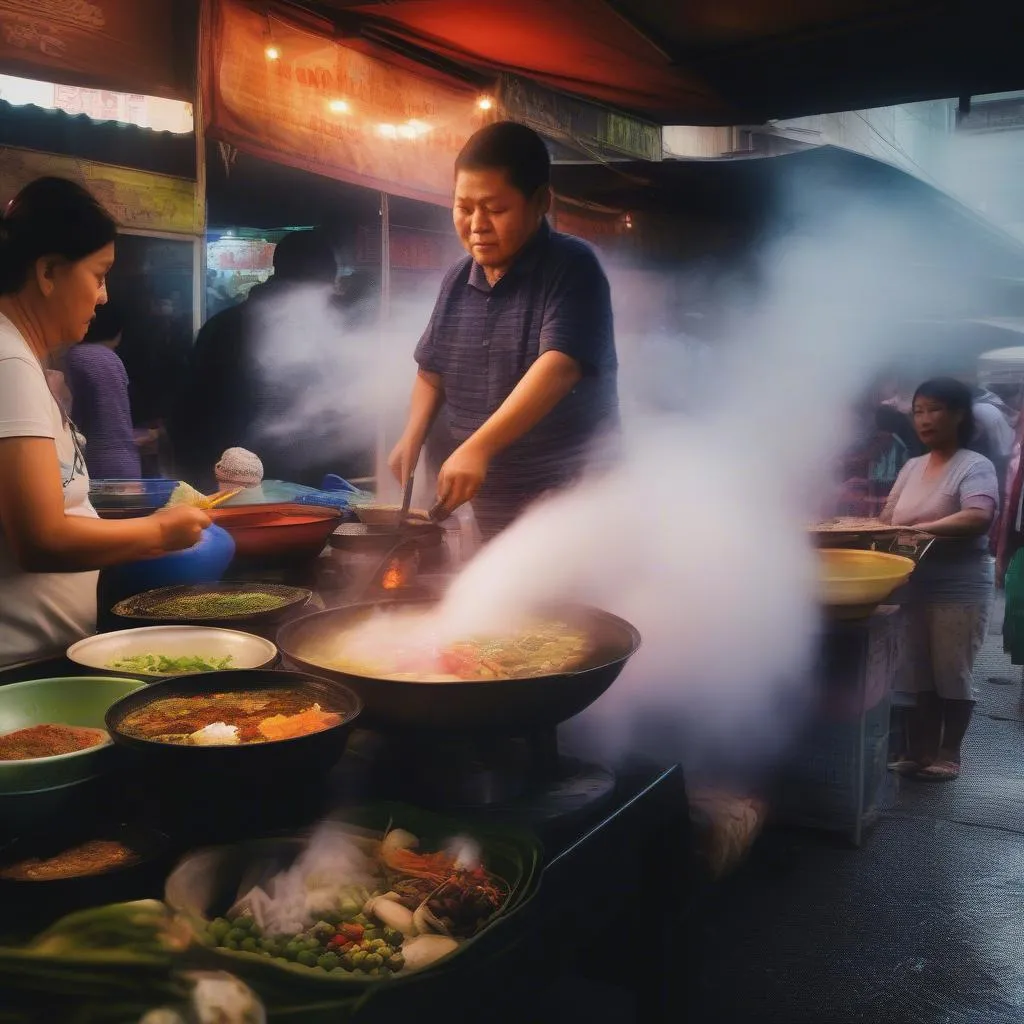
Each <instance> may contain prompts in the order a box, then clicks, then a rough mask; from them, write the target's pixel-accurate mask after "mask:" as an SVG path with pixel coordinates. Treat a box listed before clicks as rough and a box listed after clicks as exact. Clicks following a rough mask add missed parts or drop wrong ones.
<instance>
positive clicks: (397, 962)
mask: <svg viewBox="0 0 1024 1024" xmlns="http://www.w3.org/2000/svg"><path fill="white" fill-rule="evenodd" d="M386 962H387V965H388V968H389V969H390V970H392V971H400V970H401V969H402V968H403V967H404V966H405V957H404V956H402V954H401V953H392V955H391V956H389V957H388V958H387V961H386Z"/></svg>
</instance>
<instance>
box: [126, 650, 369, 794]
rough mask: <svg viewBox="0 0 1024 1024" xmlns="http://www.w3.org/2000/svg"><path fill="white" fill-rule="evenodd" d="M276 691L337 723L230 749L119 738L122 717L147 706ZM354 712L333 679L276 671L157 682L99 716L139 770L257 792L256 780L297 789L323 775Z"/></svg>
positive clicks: (348, 695)
mask: <svg viewBox="0 0 1024 1024" xmlns="http://www.w3.org/2000/svg"><path fill="white" fill-rule="evenodd" d="M281 689H286V690H290V691H292V692H294V693H295V694H296V695H298V696H300V697H301V698H302V703H303V706H304V707H312V706H313V705H314V704H319V705H320V707H321V708H322V709H323V710H324V711H333V712H336V713H337V714H340V715H341V716H342V720H341V722H340V723H338V724H337V725H333V726H331V727H330V728H329V729H322V730H321V731H320V732H314V733H309V734H308V735H306V736H297V737H295V738H294V739H288V740H272V741H268V742H265V743H243V744H239V745H237V746H191V745H188V746H186V745H182V744H176V743H162V742H160V741H158V740H146V739H139V738H138V737H135V736H129V735H127V734H126V733H124V732H122V731H121V725H122V723H123V722H124V719H125V716H126V715H128V714H129V713H131V712H133V711H137V710H139V709H140V708H142V707H145V706H146V705H147V704H150V703H152V702H153V701H154V700H161V699H164V698H167V697H190V696H198V695H207V694H211V693H224V692H235V693H237V692H239V691H245V692H247V693H254V694H258V693H260V692H261V691H266V690H281ZM362 707H363V704H362V701H361V700H360V699H359V697H358V696H357V695H356V694H355V693H354V692H353V691H352V690H351V689H350V688H349V687H347V686H345V685H343V684H342V683H339V682H337V681H336V680H332V679H320V678H316V677H313V676H310V675H309V673H306V672H276V671H270V670H267V669H261V670H254V671H249V672H205V673H202V674H200V675H194V676H180V677H179V678H177V679H165V680H162V681H161V682H158V683H153V684H152V685H151V686H147V687H146V688H145V689H144V690H142V691H139V692H137V693H132V694H129V695H128V696H127V697H125V698H123V699H122V700H119V701H118V702H117V703H116V704H114V705H113V706H111V707H110V709H109V710H108V711H107V714H106V725H107V731H108V732H109V733H110V736H111V738H112V739H113V741H114V743H115V744H117V745H118V746H121V747H124V748H125V749H126V750H128V751H130V752H131V753H132V755H133V756H134V758H135V759H136V760H138V761H139V762H140V764H141V765H142V766H143V767H144V768H145V769H146V770H152V771H153V772H154V773H156V774H160V775H163V776H164V777H166V778H172V779H180V778H182V777H183V776H185V775H191V776H192V777H193V778H196V779H214V778H217V777H224V776H229V777H231V778H233V779H236V780H237V779H241V780H244V781H245V784H246V785H247V786H249V787H250V788H251V787H254V786H258V785H259V783H260V778H259V776H260V773H273V774H274V775H275V777H277V778H279V779H287V778H288V777H289V776H288V773H289V772H293V773H294V779H295V785H296V786H302V785H303V784H304V781H305V780H307V779H309V778H310V777H311V774H312V773H321V774H323V773H326V772H327V771H328V770H329V769H330V768H331V767H332V766H333V765H334V763H335V762H336V761H337V760H338V758H340V757H341V755H342V753H343V752H344V750H345V744H346V743H347V742H348V736H349V733H350V732H351V730H352V725H353V723H354V722H355V721H356V719H357V718H358V717H359V713H360V712H361V711H362ZM229 724H230V723H229Z"/></svg>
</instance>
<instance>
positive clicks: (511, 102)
mask: <svg viewBox="0 0 1024 1024" xmlns="http://www.w3.org/2000/svg"><path fill="white" fill-rule="evenodd" d="M500 107H501V112H502V116H504V117H507V118H509V120H512V121H521V122H522V123H523V124H527V125H529V126H530V127H531V128H534V129H535V130H536V131H539V132H540V133H541V134H543V135H547V136H549V137H550V138H553V139H555V140H556V141H558V142H561V143H563V144H564V145H567V146H571V147H574V148H577V149H579V150H580V151H581V152H584V153H594V154H597V155H602V156H607V157H631V158H633V159H635V160H660V159H661V158H662V145H661V126H660V125H656V124H654V123H652V122H650V121H642V120H641V119H640V118H638V117H634V116H633V115H632V114H623V113H620V112H618V111H615V110H611V109H610V108H608V107H601V106H598V105H597V104H596V103H588V102H587V101H586V100H581V99H577V98H576V97H575V96H566V95H565V94H564V93H560V92H556V91H555V90H554V89H547V88H545V87H544V86H542V85H538V84H537V83H536V82H531V81H529V80H528V79H526V78H519V77H518V76H516V75H509V74H505V75H502V76H501V92H500Z"/></svg>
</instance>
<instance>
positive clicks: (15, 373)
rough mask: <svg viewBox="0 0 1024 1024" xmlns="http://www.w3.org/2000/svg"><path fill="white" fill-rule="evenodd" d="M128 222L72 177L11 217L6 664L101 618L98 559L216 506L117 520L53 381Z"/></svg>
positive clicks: (2, 555) (4, 231)
mask: <svg viewBox="0 0 1024 1024" xmlns="http://www.w3.org/2000/svg"><path fill="white" fill-rule="evenodd" d="M116 233H117V231H116V226H115V224H114V221H113V220H112V219H111V217H110V215H109V214H108V213H107V212H106V211H105V210H104V209H103V208H102V207H101V206H100V204H99V203H98V202H96V200H95V199H94V198H93V197H92V196H91V195H90V194H89V193H88V192H87V191H85V189H83V188H81V187H80V186H78V185H76V184H74V183H73V182H71V181H66V180H64V179H62V178H40V179H38V180H36V181H34V182H32V183H31V184H30V185H27V186H26V187H25V188H24V189H23V190H22V191H21V192H20V193H19V194H18V195H17V196H16V197H15V199H13V200H12V201H11V202H10V203H9V204H8V206H7V208H6V210H4V212H3V215H2V216H0V667H5V666H10V665H14V664H17V663H19V662H23V661H30V660H33V659H36V658H43V657H47V656H50V655H54V654H59V653H62V652H63V650H64V649H65V648H66V647H67V645H68V644H70V643H72V642H73V641H75V640H77V639H79V638H81V637H82V636H84V635H86V634H88V633H90V632H91V631H92V630H93V629H94V628H95V621H96V570H98V569H102V568H104V567H105V566H109V565H114V564H116V563H118V562H130V561H134V560H136V559H141V558H150V557H154V556H157V555H162V554H166V553H167V552H170V551H178V550H181V549H183V548H188V547H191V546H192V545H193V544H195V543H196V542H197V541H198V540H199V538H200V536H201V534H202V531H203V529H204V528H205V527H206V526H208V525H209V519H208V517H207V516H206V515H205V514H204V513H202V512H200V511H199V510H197V509H192V508H175V509H169V510H166V511H163V512H158V513H156V514H155V515H152V516H148V517H146V518H144V519H134V520H125V521H120V522H105V521H103V520H100V519H99V518H98V517H97V516H96V513H95V511H94V510H93V508H92V506H91V505H90V504H89V478H88V475H87V474H86V469H85V462H84V460H83V458H82V453H81V449H80V447H79V444H78V441H77V439H76V437H75V432H74V426H73V424H71V423H70V421H69V420H68V419H67V417H66V414H65V413H64V412H62V411H61V409H60V407H59V406H58V404H57V402H56V401H54V398H53V396H52V394H51V391H50V388H49V387H48V386H47V380H46V376H45V373H44V369H45V368H46V366H47V364H48V363H49V361H50V358H51V356H52V355H53V353H55V352H56V351H58V350H60V349H62V348H66V347H67V346H68V345H73V344H76V343H77V342H80V341H81V340H82V338H83V337H85V333H86V331H87V330H88V327H89V322H90V321H91V320H92V318H93V316H94V314H95V312H96V307H97V306H98V305H101V304H102V303H104V302H106V301H107V292H106V276H107V273H108V272H109V270H110V268H111V266H112V264H113V262H114V239H115V236H116Z"/></svg>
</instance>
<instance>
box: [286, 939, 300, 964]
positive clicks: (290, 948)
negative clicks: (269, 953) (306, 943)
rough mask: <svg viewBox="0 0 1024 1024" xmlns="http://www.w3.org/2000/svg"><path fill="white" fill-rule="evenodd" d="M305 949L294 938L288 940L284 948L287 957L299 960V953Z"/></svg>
mask: <svg viewBox="0 0 1024 1024" xmlns="http://www.w3.org/2000/svg"><path fill="white" fill-rule="evenodd" d="M302 951H303V947H302V946H300V945H299V944H298V943H297V942H296V941H295V940H294V939H292V941H291V942H286V943H285V947H284V949H283V950H282V952H283V954H284V957H285V959H287V960H297V959H298V958H299V954H300V953H301V952H302Z"/></svg>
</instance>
